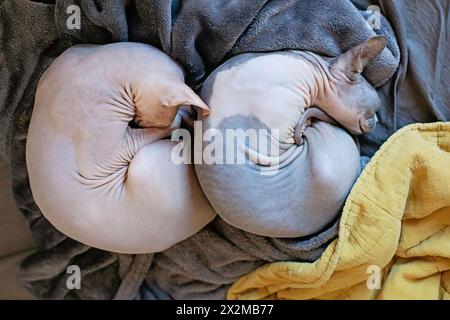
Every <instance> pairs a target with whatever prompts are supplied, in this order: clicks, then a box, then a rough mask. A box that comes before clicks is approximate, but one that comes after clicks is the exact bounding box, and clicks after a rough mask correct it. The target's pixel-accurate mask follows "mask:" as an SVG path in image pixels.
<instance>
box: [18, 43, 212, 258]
mask: <svg viewBox="0 0 450 320" xmlns="http://www.w3.org/2000/svg"><path fill="white" fill-rule="evenodd" d="M181 105H194V106H196V107H198V108H199V110H200V111H201V113H202V114H206V113H207V112H208V107H207V106H206V105H205V104H204V103H203V102H202V100H201V99H200V98H199V97H198V96H197V95H196V94H195V93H194V92H193V91H192V90H191V89H190V88H189V87H188V86H187V85H186V84H185V83H184V74H183V70H182V68H181V67H180V66H179V65H178V64H176V63H175V62H174V61H173V60H172V59H170V58H169V57H168V56H167V55H166V54H164V53H163V52H161V51H160V50H158V49H156V48H154V47H151V46H149V45H146V44H140V43H116V44H108V45H104V46H94V45H78V46H74V47H72V48H70V49H68V50H67V51H65V52H64V53H63V54H62V55H61V56H59V57H58V58H57V59H56V60H55V61H54V62H53V64H52V65H51V66H50V67H49V68H48V69H47V71H46V72H45V73H44V75H43V76H42V78H41V79H40V82H39V85H38V89H37V92H36V99H35V105H34V110H33V115H32V118H31V123H30V127H29V132H28V139H27V146H26V147H27V149H26V156H27V167H28V172H29V177H30V184H31V189H32V192H33V196H34V199H35V201H36V203H37V204H38V205H39V208H40V209H41V210H42V213H43V214H44V216H45V217H46V218H47V219H48V220H49V221H50V222H51V223H52V224H53V225H54V226H55V227H56V228H57V229H59V230H60V231H61V232H63V233H65V234H66V235H68V236H70V237H72V238H74V239H76V240H78V241H80V242H83V243H85V244H88V245H90V246H93V247H97V248H101V249H105V250H109V251H116V252H122V253H150V252H157V251H162V250H164V249H166V248H168V247H170V246H172V245H174V244H175V243H177V242H179V241H181V240H183V239H185V238H187V237H189V236H191V235H192V234H194V233H196V232H197V231H199V230H200V229H201V228H202V227H203V226H205V225H206V224H207V223H208V222H209V221H211V220H212V219H213V218H214V216H215V212H214V209H213V208H212V207H211V205H210V204H209V202H208V200H207V199H206V197H205V196H204V194H203V192H202V191H201V189H200V186H199V184H198V182H197V178H196V176H195V172H194V168H193V167H192V166H189V165H176V164H174V163H173V162H172V161H171V150H172V147H173V146H174V145H175V143H174V142H171V141H170V140H168V139H163V138H164V137H167V136H168V135H170V132H171V131H172V129H173V128H175V127H176V123H175V122H176V121H174V118H175V120H177V119H178V120H179V117H176V114H177V111H178V108H179V107H180V106H181ZM133 119H134V121H135V122H137V123H138V124H139V125H140V126H141V127H142V128H133V127H130V126H129V123H130V122H131V121H132V120H133Z"/></svg>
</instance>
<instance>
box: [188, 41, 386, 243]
mask: <svg viewBox="0 0 450 320" xmlns="http://www.w3.org/2000/svg"><path fill="white" fill-rule="evenodd" d="M385 47H386V40H385V38H384V37H381V36H375V37H372V38H369V39H368V40H367V41H365V42H363V43H361V44H360V45H358V46H355V47H354V48H352V49H351V50H349V51H348V52H345V53H343V54H342V55H340V56H338V57H336V58H327V57H321V56H319V55H317V54H314V53H312V52H300V51H283V52H270V53H248V54H243V55H239V56H236V57H233V58H232V59H230V60H228V61H227V62H225V63H224V64H223V65H222V66H221V67H219V68H218V69H216V71H215V72H214V73H213V74H211V75H210V76H209V77H208V79H207V80H206V81H205V83H204V85H203V89H202V92H201V97H202V98H203V100H204V101H205V102H206V103H207V104H208V106H209V107H210V109H211V111H210V114H209V116H208V117H207V118H202V117H201V118H202V119H203V130H204V131H206V130H209V129H212V128H214V129H216V131H218V132H222V133H223V135H224V136H225V135H226V131H227V129H237V128H242V129H245V130H247V129H264V128H265V129H267V130H268V132H270V133H268V136H269V137H268V138H267V141H269V146H270V147H271V148H267V149H264V150H260V149H258V148H257V147H256V146H255V145H254V144H253V145H252V144H250V143H248V141H247V142H242V141H241V142H239V141H238V142H237V144H239V143H240V144H241V145H238V146H237V150H241V151H237V152H242V153H245V157H246V159H248V162H247V163H245V164H205V163H202V164H196V172H197V176H198V178H199V181H200V184H201V186H202V189H203V191H204V192H205V194H206V196H207V197H208V199H209V200H210V202H211V204H212V205H213V207H214V208H215V209H216V211H217V213H218V214H219V215H220V216H221V217H222V218H223V219H224V220H226V221H227V222H228V223H230V224H232V225H234V226H236V227H238V228H240V229H243V230H246V231H248V232H252V233H256V234H260V235H264V236H271V237H301V236H307V235H311V234H313V233H315V232H318V231H320V230H321V229H322V228H323V227H325V226H326V225H327V224H329V223H331V222H332V221H333V220H334V219H335V218H336V217H337V215H338V214H339V212H340V210H341V208H342V206H343V203H344V201H345V198H346V196H347V195H348V193H349V191H350V189H351V187H352V185H353V183H354V182H355V180H356V178H357V177H358V175H359V172H360V162H359V151H358V148H357V146H356V144H355V142H354V140H353V138H352V137H351V135H349V134H348V133H347V132H346V131H345V130H343V129H341V128H340V127H338V126H336V124H337V123H339V124H340V125H342V126H343V127H345V128H346V129H347V130H348V131H349V132H350V133H352V134H362V133H364V132H369V131H370V130H372V129H374V127H375V126H376V124H377V117H376V112H377V110H378V109H379V108H380V98H379V97H378V94H377V92H376V90H375V89H374V87H373V86H372V85H371V84H370V83H369V82H368V81H367V80H366V79H365V78H364V77H363V76H362V75H361V72H362V71H363V68H364V67H365V66H366V65H367V64H368V63H369V62H370V61H371V60H372V59H373V58H375V57H376V56H377V55H378V54H379V53H380V52H381V51H382V50H383V49H384V48H385ZM314 118H317V119H319V120H322V121H314ZM274 130H276V132H277V135H276V136H275V135H274V134H273V132H275V131H274ZM204 148H205V149H204V151H206V150H207V149H206V148H207V146H205V147H204ZM234 148H235V146H234V141H233V142H232V145H231V146H230V145H228V146H225V147H224V149H223V150H222V152H223V153H225V152H228V151H230V150H235V149H234ZM273 149H275V150H276V152H275V153H272V152H268V151H267V150H273ZM270 171H272V172H273V174H270V175H269V174H262V172H265V173H268V172H270Z"/></svg>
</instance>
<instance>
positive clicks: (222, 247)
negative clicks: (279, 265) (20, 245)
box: [0, 0, 450, 299]
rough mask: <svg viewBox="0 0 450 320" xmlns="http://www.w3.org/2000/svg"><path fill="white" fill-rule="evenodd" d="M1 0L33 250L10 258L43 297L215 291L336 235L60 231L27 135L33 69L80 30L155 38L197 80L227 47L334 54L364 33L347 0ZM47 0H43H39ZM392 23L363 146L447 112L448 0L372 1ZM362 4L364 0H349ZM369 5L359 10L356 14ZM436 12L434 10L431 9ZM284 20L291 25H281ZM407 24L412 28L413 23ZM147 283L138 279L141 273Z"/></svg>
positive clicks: (5, 119)
mask: <svg viewBox="0 0 450 320" xmlns="http://www.w3.org/2000/svg"><path fill="white" fill-rule="evenodd" d="M40 2H41V3H38V2H37V1H8V0H0V153H1V155H2V157H5V158H6V159H7V160H8V161H9V162H10V164H11V171H12V172H11V173H12V177H13V181H12V185H13V191H14V195H15V200H16V202H17V205H18V207H19V208H20V210H21V211H22V213H23V214H24V215H25V217H26V218H27V219H28V220H29V222H30V228H31V231H32V234H33V237H34V241H35V244H36V253H35V254H33V255H32V256H30V257H29V258H27V259H26V260H25V261H24V262H23V263H22V265H21V267H20V269H19V278H20V280H21V281H22V283H23V284H24V285H25V286H26V287H27V288H28V289H29V290H30V291H31V292H32V293H33V294H34V295H36V296H37V297H40V298H51V299H62V298H68V299H112V298H116V299H128V298H136V297H138V298H223V297H224V295H225V291H226V288H227V286H229V285H230V284H231V283H232V282H234V281H235V280H236V279H238V278H239V277H240V276H242V275H244V274H246V273H248V272H249V271H251V270H253V269H255V268H256V267H258V266H260V265H262V264H265V263H267V262H272V261H278V260H297V261H313V260H315V259H317V258H318V257H319V256H320V254H321V253H322V252H323V250H324V248H325V247H326V245H327V244H328V243H329V242H330V241H331V240H332V239H334V238H335V237H336V235H337V225H336V224H334V225H333V226H329V227H327V228H325V230H323V231H322V232H320V233H319V234H317V235H311V236H310V237H308V238H302V239H291V240H284V239H273V238H264V237H258V236H254V235H252V234H248V233H245V232H242V231H240V230H237V229H234V228H232V227H230V226H229V225H227V224H225V223H224V222H223V221H221V220H220V219H216V220H215V221H213V222H212V223H211V224H210V225H208V226H207V227H206V228H205V229H204V230H202V231H201V232H200V233H198V234H197V235H195V236H193V237H192V238H190V239H188V240H186V241H184V242H181V243H179V244H178V245H176V246H174V247H172V248H170V249H169V250H167V251H165V252H162V253H160V254H156V255H155V256H154V257H153V256H151V255H122V254H115V253H111V252H105V251H101V250H98V249H95V248H89V247H87V246H85V245H82V244H80V243H77V242H76V241H74V240H72V239H69V238H67V237H66V236H64V235H63V234H61V233H59V232H58V231H57V230H55V229H54V228H53V227H52V226H51V225H50V224H49V223H48V221H46V220H45V218H43V216H42V214H41V212H40V211H39V208H38V207H37V206H36V204H35V203H34V201H33V197H32V194H31V190H30V187H29V183H28V176H27V170H26V165H25V143H26V133H27V127H28V122H29V119H30V115H31V111H32V106H33V101H34V91H35V89H36V85H37V82H38V80H39V78H40V76H41V74H42V72H43V71H44V70H45V69H46V68H47V67H48V66H49V64H50V63H51V62H52V61H53V59H54V58H55V57H56V56H58V55H59V54H60V53H61V52H62V51H64V50H65V49H66V48H68V47H70V46H72V45H74V44H76V43H80V42H84V43H97V44H101V43H109V42H116V41H137V42H145V43H149V44H152V45H155V46H157V47H160V48H162V49H163V50H164V51H165V52H166V53H168V54H169V55H170V56H171V57H173V58H174V59H176V60H178V61H179V62H180V63H181V64H182V65H183V67H184V68H185V69H186V71H187V74H188V81H189V83H190V84H191V85H192V86H193V87H199V86H200V85H201V83H202V80H203V79H204V78H205V76H207V75H208V74H209V73H210V72H211V71H212V70H214V68H215V67H217V66H218V65H219V64H220V63H222V62H223V61H224V60H226V59H227V58H228V57H231V56H232V55H235V54H238V53H242V52H250V51H271V50H280V49H300V50H310V51H316V52H319V53H320V54H324V55H336V54H339V53H340V52H342V51H344V50H345V49H347V48H349V47H351V46H352V45H354V44H356V43H358V42H360V40H361V38H363V39H364V38H366V37H367V34H366V33H365V32H366V31H365V30H367V26H366V21H365V19H364V18H363V15H362V14H361V12H359V11H358V10H357V9H356V8H355V6H353V5H352V3H351V2H349V1H347V0H334V1H332V0H324V1H315V0H314V1H313V0H311V1H276V0H271V1H268V0H264V1H263V0H249V1H245V0H244V1H239V2H237V3H233V4H230V3H229V1H184V2H181V1H165V0H160V1H156V0H155V1H151V2H150V1H148V2H147V1H119V0H104V1H100V0H98V1H90V0H86V1H66V0H63V1H57V4H56V5H55V4H52V3H51V2H52V1H40ZM43 2H46V3H43ZM374 2H375V4H378V5H379V7H380V8H381V10H382V12H383V14H384V15H385V16H386V17H387V18H388V20H389V21H390V22H391V24H392V26H393V31H394V33H395V35H396V37H397V41H398V44H399V47H400V55H399V52H398V51H397V46H396V44H395V40H394V37H393V36H392V33H391V30H390V29H389V27H388V26H387V24H386V23H385V21H384V20H383V19H382V21H383V23H382V26H384V27H383V28H381V29H380V30H379V32H382V33H384V34H386V35H387V36H388V38H389V39H390V46H389V48H390V50H391V51H390V52H391V55H390V56H385V57H384V58H382V59H381V60H379V62H378V64H376V65H375V64H374V66H373V68H372V69H367V74H365V76H366V77H367V78H368V79H369V80H370V81H371V82H372V83H373V84H374V85H380V84H382V83H383V82H385V81H386V80H387V79H388V78H389V77H390V76H391V75H392V74H393V72H394V71H395V69H396V63H397V59H398V58H399V57H400V58H401V64H400V68H399V70H398V71H397V72H396V74H395V75H394V77H393V78H392V79H391V80H389V81H388V82H387V83H386V84H384V85H383V86H382V87H380V94H381V96H382V99H383V108H382V111H381V112H380V117H379V118H380V122H381V125H380V126H379V127H378V128H377V129H376V130H375V131H374V132H373V133H371V134H369V135H367V136H366V137H364V138H363V139H362V143H361V147H362V152H363V155H364V156H371V155H372V154H373V153H374V152H375V151H376V150H377V148H378V147H379V146H380V145H381V143H382V142H383V141H385V140H386V139H387V137H388V136H389V135H390V134H392V133H393V132H394V131H395V130H396V129H398V128H399V127H401V126H404V125H406V124H408V123H411V122H429V121H436V120H449V119H450V110H449V106H448V101H449V94H448V87H449V78H448V64H447V65H446V63H448V57H447V56H446V54H447V51H448V50H447V48H446V45H447V42H446V41H447V40H446V38H447V32H448V29H449V28H448V12H449V3H448V1H445V0H444V1H431V0H430V1H427V2H424V1H419V0H418V1H412V0H409V1H404V0H398V1H395V2H391V1H388V0H386V1H385V0H380V1H374ZM74 3H75V4H78V5H79V6H80V8H81V19H80V21H81V29H79V30H77V29H74V30H69V29H68V28H67V24H66V22H67V18H68V16H69V14H67V8H68V6H69V5H70V4H74ZM355 3H356V4H357V5H358V6H359V7H360V9H362V10H365V9H366V8H367V6H368V3H367V2H366V1H355ZM365 15H366V17H367V14H365ZM436 16H439V19H437V18H436ZM287 30H289V31H288V32H287ZM411 30H413V31H411ZM71 264H76V265H78V266H80V269H81V275H82V279H81V289H79V290H69V289H68V288H67V286H66V280H67V277H68V276H69V274H67V273H66V270H67V266H68V265H71ZM144 279H146V281H144V284H145V285H142V284H143V280H144Z"/></svg>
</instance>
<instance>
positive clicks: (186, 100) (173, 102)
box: [161, 83, 209, 116]
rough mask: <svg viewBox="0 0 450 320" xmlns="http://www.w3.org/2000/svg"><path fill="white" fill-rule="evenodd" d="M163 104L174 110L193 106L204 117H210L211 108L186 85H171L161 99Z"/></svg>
mask: <svg viewBox="0 0 450 320" xmlns="http://www.w3.org/2000/svg"><path fill="white" fill-rule="evenodd" d="M161 104H162V105H163V106H165V107H169V108H173V107H180V106H182V105H191V106H194V107H197V108H199V109H200V113H201V115H202V116H207V115H209V108H208V106H207V105H206V104H205V103H204V102H203V100H202V99H200V97H199V96H198V95H197V94H196V93H195V92H194V91H193V90H192V89H191V88H189V87H188V86H187V85H186V84H185V83H181V84H176V85H171V86H169V88H168V89H167V90H166V92H165V94H164V96H163V97H161Z"/></svg>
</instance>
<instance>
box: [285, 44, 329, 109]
mask: <svg viewBox="0 0 450 320" xmlns="http://www.w3.org/2000/svg"><path fill="white" fill-rule="evenodd" d="M291 52H292V53H293V54H295V55H296V56H298V57H299V58H300V59H302V60H303V62H304V63H303V64H302V68H300V70H301V71H300V72H302V74H301V76H302V77H301V81H300V90H302V91H303V93H304V94H303V96H304V99H305V108H308V107H311V106H318V105H320V100H321V98H322V97H323V96H324V95H325V91H326V90H327V88H328V87H329V83H330V82H329V80H328V79H330V77H331V75H330V71H329V69H328V65H327V64H326V62H325V61H324V60H323V59H322V58H320V57H319V56H318V55H316V54H314V53H312V52H308V51H291Z"/></svg>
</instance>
